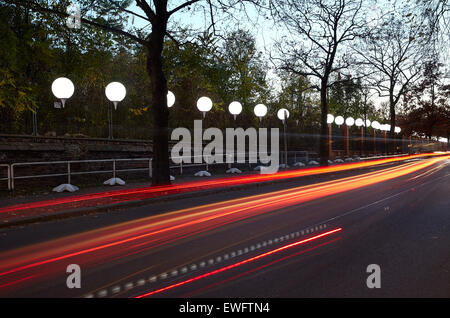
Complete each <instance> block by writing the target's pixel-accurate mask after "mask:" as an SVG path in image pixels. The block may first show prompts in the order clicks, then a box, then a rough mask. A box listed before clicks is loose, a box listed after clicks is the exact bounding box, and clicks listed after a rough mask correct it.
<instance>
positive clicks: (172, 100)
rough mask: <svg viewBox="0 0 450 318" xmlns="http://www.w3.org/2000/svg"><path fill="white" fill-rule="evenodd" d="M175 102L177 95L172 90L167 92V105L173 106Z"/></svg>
mask: <svg viewBox="0 0 450 318" xmlns="http://www.w3.org/2000/svg"><path fill="white" fill-rule="evenodd" d="M174 104H175V95H174V93H172V92H171V91H168V92H167V107H169V108H170V107H172V106H173V105H174Z"/></svg>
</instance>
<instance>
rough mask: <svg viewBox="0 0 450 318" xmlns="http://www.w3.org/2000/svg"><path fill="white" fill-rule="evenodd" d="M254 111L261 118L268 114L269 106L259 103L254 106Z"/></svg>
mask: <svg viewBox="0 0 450 318" xmlns="http://www.w3.org/2000/svg"><path fill="white" fill-rule="evenodd" d="M253 112H254V113H255V115H256V117H259V120H260V121H261V119H262V118H263V117H264V116H266V114H267V106H266V105H264V104H258V105H256V106H255V108H253Z"/></svg>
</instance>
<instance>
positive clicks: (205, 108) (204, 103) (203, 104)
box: [197, 96, 212, 118]
mask: <svg viewBox="0 0 450 318" xmlns="http://www.w3.org/2000/svg"><path fill="white" fill-rule="evenodd" d="M197 108H198V110H199V111H201V112H202V113H203V118H205V116H206V112H209V111H210V110H211V108H212V101H211V99H210V98H209V97H205V96H203V97H200V98H199V99H198V101H197Z"/></svg>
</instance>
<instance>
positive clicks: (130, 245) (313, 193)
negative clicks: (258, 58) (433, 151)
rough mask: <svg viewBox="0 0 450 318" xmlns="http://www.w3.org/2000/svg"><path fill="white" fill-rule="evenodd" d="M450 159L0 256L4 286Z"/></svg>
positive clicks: (155, 219)
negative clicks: (66, 263) (72, 263)
mask: <svg viewBox="0 0 450 318" xmlns="http://www.w3.org/2000/svg"><path fill="white" fill-rule="evenodd" d="M449 158H450V156H444V157H438V158H432V159H429V160H426V161H414V162H408V163H404V164H402V165H399V166H395V167H390V168H385V169H381V170H377V171H374V172H369V173H365V174H361V175H357V176H352V177H347V178H342V179H337V180H333V181H327V182H321V183H317V184H312V185H307V186H300V187H295V188H289V189H285V190H279V191H274V192H269V193H263V194H258V195H252V196H248V197H242V198H237V199H232V200H227V201H222V202H217V203H211V204H206V205H202V206H196V207H192V208H186V209H182V210H177V211H173V212H169V213H165V214H159V215H154V216H150V217H144V218H141V219H137V220H132V221H128V222H124V223H120V224H116V225H112V226H107V227H103V228H99V229H96V230H91V231H87V232H84V233H79V234H75V235H71V236H66V237H62V238H59V239H54V240H51V241H47V242H43V243H37V244H32V245H30V246H26V247H22V248H18V249H14V250H10V251H6V252H3V253H1V254H0V286H5V284H8V283H10V282H11V281H19V280H20V279H22V278H24V277H30V276H32V275H36V277H33V279H30V281H31V280H35V279H38V278H41V277H43V276H45V275H52V274H54V271H55V267H54V266H56V265H58V264H59V265H58V266H61V261H63V260H67V259H71V261H72V260H74V259H75V258H76V262H77V264H78V263H79V264H80V265H92V264H96V263H106V262H108V261H110V260H111V259H119V258H121V257H124V255H126V256H129V255H132V254H136V253H143V252H151V250H152V249H154V248H155V247H160V246H162V245H165V244H168V243H169V242H171V243H176V242H177V241H179V240H182V239H183V238H187V237H189V236H193V235H196V234H198V233H201V232H205V231H210V230H213V229H215V228H219V227H223V226H226V225H229V224H232V223H236V222H239V221H241V220H244V219H248V218H251V217H254V216H258V215H263V214H265V213H268V212H272V211H278V210H280V209H282V208H285V207H289V206H293V205H297V204H300V203H303V202H307V201H311V200H314V199H318V198H323V197H327V196H330V195H334V194H338V193H342V192H346V191H350V190H355V189H359V188H361V187H366V186H369V185H372V184H375V183H379V182H383V181H387V180H391V179H394V178H397V177H400V176H404V175H407V174H410V173H413V172H417V171H420V170H421V169H424V168H427V167H430V166H431V165H434V164H436V163H438V162H440V161H443V160H446V159H449ZM78 256H83V258H81V259H80V257H78ZM53 263H55V265H52V264H53ZM27 283H28V281H27ZM6 286H9V285H6Z"/></svg>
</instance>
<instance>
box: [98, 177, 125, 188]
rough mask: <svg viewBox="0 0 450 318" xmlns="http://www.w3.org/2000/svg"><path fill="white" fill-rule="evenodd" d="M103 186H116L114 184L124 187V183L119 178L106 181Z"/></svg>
mask: <svg viewBox="0 0 450 318" xmlns="http://www.w3.org/2000/svg"><path fill="white" fill-rule="evenodd" d="M103 184H107V185H111V186H113V185H116V184H117V185H124V184H125V181H123V180H122V179H120V178H111V179H108V180H106V181H105V182H103Z"/></svg>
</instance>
